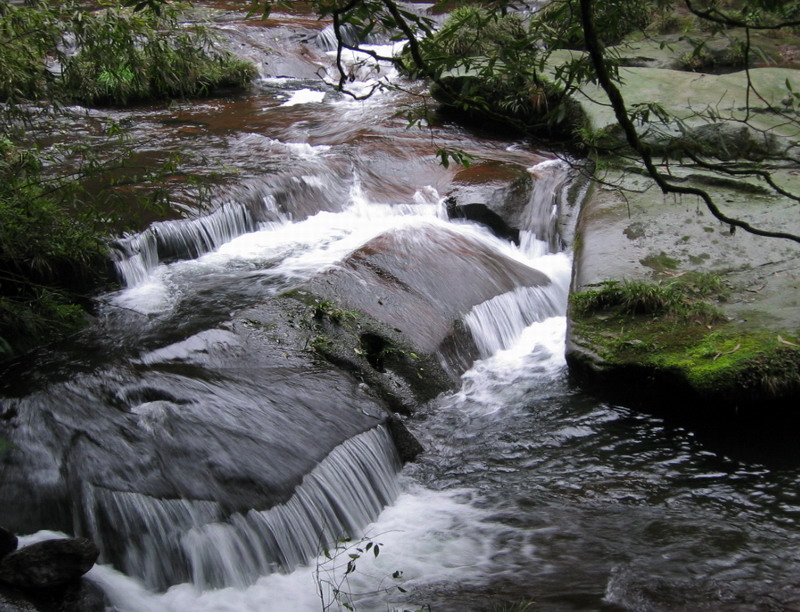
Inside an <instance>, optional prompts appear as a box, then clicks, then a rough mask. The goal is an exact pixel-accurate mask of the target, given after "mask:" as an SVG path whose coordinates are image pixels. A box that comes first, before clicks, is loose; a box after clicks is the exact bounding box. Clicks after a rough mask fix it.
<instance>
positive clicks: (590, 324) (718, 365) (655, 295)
mask: <svg viewBox="0 0 800 612" xmlns="http://www.w3.org/2000/svg"><path fill="white" fill-rule="evenodd" d="M728 290H729V289H728V287H727V286H726V285H725V282H724V280H723V279H722V278H721V277H720V276H719V275H715V274H701V273H690V274H687V275H685V276H683V277H681V278H679V279H674V280H671V281H669V282H666V283H652V282H644V281H625V282H607V283H602V284H601V285H600V286H599V287H598V288H595V289H590V290H589V291H584V292H580V293H576V294H574V295H573V296H572V297H571V299H570V307H571V315H572V318H571V320H572V326H573V338H574V340H575V342H576V344H577V345H578V346H579V347H582V349H581V350H578V351H577V352H574V353H573V354H572V356H571V360H572V361H573V363H575V364H576V365H579V363H578V362H577V361H576V360H579V359H580V357H576V355H581V354H582V350H588V351H590V353H593V354H595V355H597V356H599V357H600V358H601V359H602V362H603V364H604V365H603V368H611V369H614V370H617V371H620V372H622V371H626V369H627V368H635V369H636V370H642V369H644V370H645V371H648V372H650V376H651V377H652V378H653V379H654V380H663V381H664V383H665V385H667V386H669V388H671V389H673V391H675V390H677V389H680V388H684V389H688V390H689V392H690V394H691V395H693V396H694V397H696V398H703V399H705V400H710V401H712V402H715V403H717V404H720V405H722V404H725V405H731V404H733V405H740V404H752V403H755V402H758V401H770V400H773V399H774V400H785V399H786V398H790V397H797V396H798V394H800V344H798V342H797V339H796V335H793V334H786V337H783V336H782V335H780V334H775V333H771V332H765V331H754V330H750V329H746V328H740V327H737V326H735V325H734V324H732V323H730V322H729V321H728V320H727V319H726V318H725V317H724V316H723V315H722V313H721V312H720V311H719V309H718V308H717V307H716V306H715V305H714V303H713V301H715V300H717V301H724V300H725V298H726V296H727V293H728ZM578 369H579V370H581V369H582V368H580V367H579V368H578Z"/></svg>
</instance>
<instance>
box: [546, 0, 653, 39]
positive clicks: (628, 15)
mask: <svg viewBox="0 0 800 612" xmlns="http://www.w3.org/2000/svg"><path fill="white" fill-rule="evenodd" d="M539 16H540V19H541V20H542V22H543V23H544V24H545V25H546V26H547V28H546V29H545V32H546V38H545V42H546V44H547V45H548V46H550V47H553V48H566V49H583V48H584V39H583V30H582V28H581V19H580V8H579V6H578V3H577V0H552V2H549V3H547V4H546V5H545V7H544V8H543V9H542V10H541V11H540V12H539ZM653 18H654V3H652V2H649V1H648V0H605V1H604V2H597V3H595V5H594V22H595V28H596V30H597V33H598V37H599V38H600V42H601V43H602V44H603V45H604V46H611V45H617V44H619V43H620V42H622V40H623V38H625V36H627V35H628V34H630V33H631V32H635V31H636V30H643V29H644V28H646V27H647V26H648V25H649V24H650V22H651V21H652V20H653Z"/></svg>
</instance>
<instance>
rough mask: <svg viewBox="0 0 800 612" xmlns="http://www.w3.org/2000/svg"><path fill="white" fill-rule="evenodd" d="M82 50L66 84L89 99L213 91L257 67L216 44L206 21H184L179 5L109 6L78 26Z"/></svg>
mask: <svg viewBox="0 0 800 612" xmlns="http://www.w3.org/2000/svg"><path fill="white" fill-rule="evenodd" d="M76 34H77V36H78V38H79V40H80V41H81V44H80V46H79V48H78V52H77V53H76V54H75V55H74V56H72V57H69V58H68V59H67V61H66V63H65V66H64V70H63V75H64V87H65V90H66V92H67V93H68V95H69V96H70V97H72V98H74V99H76V100H78V101H80V102H82V103H84V104H93V105H96V104H101V105H102V104H112V105H125V104H130V103H131V102H142V101H148V100H164V99H176V98H177V99H183V98H197V97H203V96H208V95H210V94H211V93H213V92H214V91H215V90H218V89H223V88H238V89H241V88H243V87H245V86H246V85H247V84H249V83H250V81H251V80H252V79H253V78H254V77H255V76H256V70H255V67H254V66H253V65H252V64H251V63H250V62H246V61H244V60H241V59H239V58H237V57H236V56H234V55H232V54H231V53H229V52H227V51H223V50H220V49H218V48H216V46H215V43H214V40H213V37H211V36H210V33H209V32H208V30H206V29H205V28H203V27H201V26H192V27H190V28H183V27H180V25H179V23H178V21H177V14H176V13H175V12H174V11H161V12H160V13H159V14H155V13H153V12H142V13H135V12H132V11H130V10H125V9H111V8H109V9H106V10H104V11H103V12H101V13H99V14H96V15H91V16H88V17H87V18H84V19H82V20H81V21H80V22H79V23H78V24H77V28H76Z"/></svg>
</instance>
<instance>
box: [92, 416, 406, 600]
mask: <svg viewBox="0 0 800 612" xmlns="http://www.w3.org/2000/svg"><path fill="white" fill-rule="evenodd" d="M399 469H400V461H399V459H398V457H397V451H396V450H395V447H394V443H393V442H392V439H391V436H390V435H389V433H388V431H387V429H386V428H385V427H383V426H379V427H377V428H374V429H371V430H368V431H366V432H364V433H362V434H360V435H358V436H356V437H354V438H351V439H350V440H348V441H346V442H345V443H344V444H342V445H340V446H338V447H337V448H336V449H334V450H333V451H332V452H331V453H330V454H329V455H328V456H327V457H326V458H325V459H324V460H323V461H322V462H321V463H320V464H319V465H317V467H316V468H315V469H314V470H313V471H312V472H311V473H309V474H308V475H307V476H306V477H305V478H304V479H303V481H302V483H301V484H300V485H299V486H298V487H297V488H296V490H295V492H294V494H293V496H292V497H291V498H290V499H289V501H287V502H286V503H284V504H280V505H278V506H275V507H273V508H270V509H269V510H263V511H257V510H251V511H249V512H247V513H234V514H228V513H227V512H226V511H225V509H224V507H223V506H222V504H220V503H218V502H213V501H198V500H191V501H190V500H177V499H156V498H152V497H148V496H145V495H141V494H137V493H128V492H119V491H110V490H106V489H100V488H93V487H91V486H87V487H86V489H85V490H84V500H83V503H84V507H85V508H87V509H88V514H89V515H88V517H87V523H88V527H89V530H90V531H91V533H90V534H89V536H90V537H91V538H92V539H93V540H94V541H95V542H96V543H98V545H99V546H100V548H101V551H102V558H103V559H104V560H105V561H106V562H108V561H112V562H114V563H115V565H118V566H119V568H120V569H121V570H123V571H124V572H125V573H126V574H128V575H132V576H138V577H139V578H141V579H142V580H143V581H144V582H145V584H147V585H148V586H149V587H151V588H155V589H165V588H167V587H168V586H170V585H173V584H177V583H181V582H185V581H188V580H191V581H192V582H193V584H194V585H195V586H196V587H198V588H201V589H202V588H213V587H223V586H238V587H243V586H246V585H248V584H252V583H253V582H255V580H256V579H258V578H259V577H260V576H266V575H268V574H271V573H274V572H278V571H291V570H292V569H294V568H295V567H297V566H298V565H300V564H302V563H304V562H306V561H307V560H308V559H310V558H313V557H314V556H316V555H318V554H320V552H321V551H322V549H323V548H324V547H325V546H328V545H330V544H331V543H332V542H335V541H336V540H337V539H338V538H340V537H342V536H343V535H355V534H357V533H358V532H359V530H360V529H362V528H363V527H364V526H365V525H367V524H368V523H369V522H370V521H372V520H374V519H375V518H376V517H377V516H378V514H379V513H380V512H381V510H382V509H383V508H384V507H385V506H386V505H387V504H389V503H391V502H392V501H393V500H394V499H395V498H396V497H397V495H398V493H399V487H398V483H397V472H398V471H399ZM120 545H122V548H118V547H119V546H120Z"/></svg>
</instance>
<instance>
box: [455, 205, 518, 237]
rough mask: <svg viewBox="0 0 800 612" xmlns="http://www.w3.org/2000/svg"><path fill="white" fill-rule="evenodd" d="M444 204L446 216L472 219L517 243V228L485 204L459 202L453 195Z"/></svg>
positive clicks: (498, 235) (499, 235)
mask: <svg viewBox="0 0 800 612" xmlns="http://www.w3.org/2000/svg"><path fill="white" fill-rule="evenodd" d="M445 204H446V205H447V216H448V218H450V219H467V220H469V221H474V222H475V223H479V224H481V225H483V226H485V227H488V228H489V229H490V230H492V233H493V234H494V235H495V236H497V237H498V238H504V239H506V240H510V241H511V242H513V243H514V244H519V229H517V228H514V227H510V226H509V225H508V224H506V222H505V221H504V220H503V218H502V217H501V216H500V215H498V214H497V213H496V212H494V211H493V210H492V209H490V208H489V207H488V206H487V205H486V204H481V203H477V202H474V203H470V204H459V203H458V202H457V201H456V199H455V198H454V197H449V198H448V199H447V200H446V201H445Z"/></svg>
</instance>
